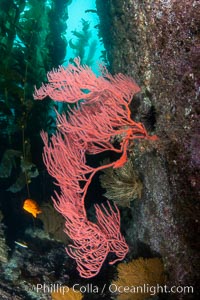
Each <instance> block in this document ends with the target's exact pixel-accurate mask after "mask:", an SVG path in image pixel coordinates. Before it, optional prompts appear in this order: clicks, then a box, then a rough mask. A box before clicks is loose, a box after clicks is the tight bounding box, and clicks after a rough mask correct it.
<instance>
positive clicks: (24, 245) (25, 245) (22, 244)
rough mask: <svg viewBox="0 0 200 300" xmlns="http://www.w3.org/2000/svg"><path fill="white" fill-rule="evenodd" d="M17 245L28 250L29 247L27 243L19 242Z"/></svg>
mask: <svg viewBox="0 0 200 300" xmlns="http://www.w3.org/2000/svg"><path fill="white" fill-rule="evenodd" d="M15 244H16V245H18V246H20V247H22V248H28V245H27V243H25V242H18V241H15Z"/></svg>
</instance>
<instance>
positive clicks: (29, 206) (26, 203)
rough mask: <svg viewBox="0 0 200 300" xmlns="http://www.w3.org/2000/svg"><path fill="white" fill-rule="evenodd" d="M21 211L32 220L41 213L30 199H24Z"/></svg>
mask: <svg viewBox="0 0 200 300" xmlns="http://www.w3.org/2000/svg"><path fill="white" fill-rule="evenodd" d="M23 209H24V210H26V211H27V212H29V213H30V214H32V215H33V216H34V218H36V217H37V214H41V212H42V211H41V210H40V208H39V206H38V204H37V203H36V202H35V201H34V200H32V199H26V200H25V201H24V205H23Z"/></svg>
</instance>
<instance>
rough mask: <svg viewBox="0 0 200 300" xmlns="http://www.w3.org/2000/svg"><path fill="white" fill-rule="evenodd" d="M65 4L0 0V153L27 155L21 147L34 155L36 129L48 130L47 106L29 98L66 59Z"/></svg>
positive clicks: (42, 1)
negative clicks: (12, 152) (9, 152)
mask: <svg viewBox="0 0 200 300" xmlns="http://www.w3.org/2000/svg"><path fill="white" fill-rule="evenodd" d="M68 2H69V1H60V0H52V1H49V0H27V1H25V0H0V59H1V67H0V128H1V131H0V141H1V142H0V152H1V154H2V153H4V151H5V150H6V149H12V150H14V151H19V152H20V153H22V155H23V156H26V148H29V150H30V151H31V152H33V151H34V149H33V145H37V144H38V142H39V140H40V130H41V129H42V128H46V130H47V131H50V130H51V129H52V126H53V122H54V121H53V118H52V112H51V111H52V108H51V107H50V106H51V105H50V103H51V102H50V101H49V100H47V101H45V102H44V103H36V102H35V101H34V100H33V97H32V94H33V89H34V86H35V85H39V84H40V83H41V82H42V81H43V80H45V78H46V72H47V71H48V70H50V69H51V68H53V67H57V66H58V65H61V64H62V62H63V60H64V58H65V55H66V45H67V41H66V38H65V36H64V33H65V31H66V29H67V25H66V21H67V18H68V14H67V5H68ZM36 141H37V143H35V142H36ZM27 144H29V146H28V147H27ZM39 145H41V142H40V143H39ZM23 158H24V159H25V157H23Z"/></svg>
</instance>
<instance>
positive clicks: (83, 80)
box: [34, 58, 156, 278]
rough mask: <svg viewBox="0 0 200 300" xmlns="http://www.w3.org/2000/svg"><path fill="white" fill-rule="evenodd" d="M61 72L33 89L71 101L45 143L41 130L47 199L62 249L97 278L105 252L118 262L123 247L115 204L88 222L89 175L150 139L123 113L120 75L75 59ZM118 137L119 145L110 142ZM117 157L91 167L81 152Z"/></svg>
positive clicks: (124, 89) (125, 97) (125, 87)
mask: <svg viewBox="0 0 200 300" xmlns="http://www.w3.org/2000/svg"><path fill="white" fill-rule="evenodd" d="M74 63H75V64H69V65H68V67H67V68H64V67H59V68H58V69H57V70H53V71H51V72H49V73H48V74H47V77H48V83H47V84H46V85H44V84H43V85H42V86H41V87H40V88H39V89H35V93H34V98H35V99H40V100H41V99H43V98H45V97H46V96H49V97H50V98H52V99H53V100H55V101H63V102H68V103H77V105H75V108H73V109H70V108H69V110H70V112H69V115H68V116H67V117H66V116H65V114H62V115H60V114H58V113H57V132H56V134H54V135H52V137H51V138H50V142H49V139H48V135H47V133H44V132H42V134H41V136H42V139H43V141H44V154H43V158H44V162H45V165H46V167H47V170H48V172H49V174H50V175H51V176H53V177H54V178H55V179H56V184H57V185H59V187H60V190H61V192H60V194H58V193H56V198H53V201H54V205H55V208H56V209H57V210H58V211H59V212H60V213H61V214H62V215H63V216H64V217H65V220H66V223H65V232H66V233H67V234H68V235H69V237H70V238H71V239H72V240H73V245H69V246H68V248H67V249H66V251H67V253H68V254H69V256H71V257H72V258H74V259H75V260H76V263H77V269H78V271H79V274H80V275H81V276H82V277H85V278H90V277H93V276H95V275H96V274H98V272H99V270H100V269H101V266H102V264H103V262H104V261H105V259H106V257H107V255H108V253H109V252H112V253H114V254H115V255H116V259H114V260H113V261H111V262H110V264H113V263H115V262H116V261H118V260H122V259H123V258H124V257H125V255H126V254H127V252H128V246H127V244H126V242H125V239H124V237H123V236H122V235H121V232H120V214H119V210H118V208H117V207H116V205H113V206H111V204H110V203H109V202H107V208H106V207H105V206H104V205H97V204H96V205H95V210H96V220H97V222H96V224H94V223H92V222H90V221H89V220H88V218H87V213H86V210H85V206H84V199H85V196H86V193H87V190H88V187H89V184H90V183H91V180H92V178H93V176H94V175H95V174H96V172H98V171H99V170H102V169H104V168H108V167H113V168H119V167H121V166H123V164H124V163H125V162H126V161H127V149H128V146H129V143H130V142H131V141H133V140H134V139H149V140H155V139H156V136H149V135H148V133H147V131H146V129H145V128H144V126H143V124H141V123H139V122H138V123H137V122H135V121H133V120H132V119H131V116H130V115H131V113H130V109H129V104H130V101H131V100H132V97H133V95H134V94H136V93H137V92H139V91H140V88H139V87H138V86H137V84H136V83H135V82H134V81H133V80H132V79H131V78H130V77H127V76H125V75H123V74H117V75H115V76H112V75H111V74H109V73H108V71H107V69H106V68H105V67H102V76H99V77H96V75H95V74H94V73H93V72H92V70H91V69H90V68H89V67H88V66H81V65H80V60H79V58H76V59H75V60H74ZM116 136H121V141H120V145H118V146H115V145H114V143H112V141H113V139H114V138H115V137H116ZM108 150H110V151H114V152H116V153H119V154H120V153H121V156H120V158H119V159H118V160H117V161H114V162H111V163H109V164H107V165H100V166H98V167H92V166H89V165H87V164H86V154H93V155H94V154H98V153H101V152H103V151H108Z"/></svg>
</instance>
